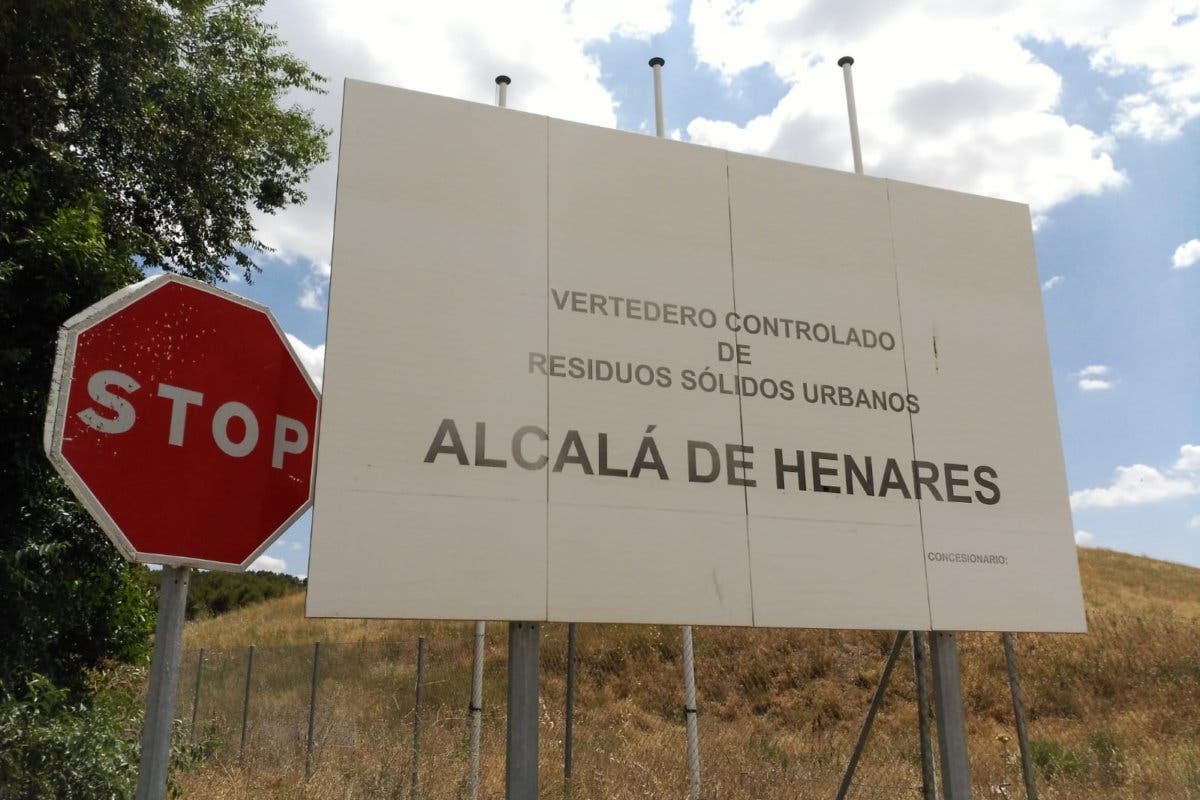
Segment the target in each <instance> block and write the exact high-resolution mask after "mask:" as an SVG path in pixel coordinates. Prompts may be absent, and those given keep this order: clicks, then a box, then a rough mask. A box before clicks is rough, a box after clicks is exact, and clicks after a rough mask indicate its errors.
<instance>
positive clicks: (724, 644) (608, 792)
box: [180, 550, 1200, 800]
mask: <svg viewBox="0 0 1200 800" xmlns="http://www.w3.org/2000/svg"><path fill="white" fill-rule="evenodd" d="M1080 566H1081V571H1082V575H1083V583H1084V591H1085V595H1086V599H1087V604H1088V608H1089V616H1090V625H1091V633H1089V634H1088V635H1086V636H1048V635H1038V636H1021V637H1018V640H1017V644H1018V656H1019V658H1020V665H1021V671H1022V681H1023V688H1024V690H1025V694H1026V699H1027V703H1028V707H1029V715H1030V726H1031V736H1032V737H1033V738H1034V739H1035V740H1036V742H1037V747H1038V751H1039V752H1038V755H1039V761H1040V763H1041V765H1042V782H1041V786H1042V796H1043V797H1044V798H1046V799H1047V800H1052V799H1053V798H1070V799H1072V800H1074V798H1079V799H1080V800H1082V798H1089V800H1090V798H1094V797H1097V796H1104V797H1112V798H1125V797H1128V798H1147V797H1150V798H1171V799H1172V800H1176V799H1179V800H1189V799H1190V800H1200V636H1197V631H1198V628H1200V570H1195V569H1191V568H1189V567H1184V566H1180V565H1177V564H1169V563H1165V562H1159V561H1152V560H1150V559H1145V558H1139V557H1135V556H1129V555H1125V554H1120V553H1114V552H1111V551H1105V550H1083V551H1081V552H1080ZM418 634H420V635H425V636H426V637H427V638H428V641H429V646H430V655H429V661H428V667H427V676H428V677H427V684H426V703H427V705H426V706H425V708H424V711H423V714H424V716H423V724H424V726H425V731H424V734H423V735H424V749H423V754H422V762H421V768H422V786H423V790H422V796H423V797H428V798H443V797H444V798H450V797H459V796H461V792H462V780H463V776H464V773H465V769H466V757H465V752H464V743H465V736H466V729H467V728H466V725H467V723H466V721H465V715H464V714H463V707H464V706H465V705H466V702H467V697H468V693H469V681H470V647H471V629H470V625H469V624H462V623H437V622H393V621H358V620H305V619H304V618H303V598H302V596H299V595H297V596H292V597H287V598H283V599H280V600H277V601H272V602H269V603H264V604H260V605H256V606H253V607H250V608H246V609H242V610H240V611H238V612H235V613H233V614H230V615H226V616H222V617H218V618H215V619H209V620H203V621H200V622H198V623H195V624H191V625H189V627H188V629H187V632H186V634H185V637H186V642H185V644H186V646H187V647H190V648H194V647H198V646H204V647H206V648H243V647H244V646H245V645H246V644H249V643H255V644H257V645H259V646H260V648H261V646H262V645H268V644H269V645H273V646H280V645H295V647H279V648H278V649H272V648H266V649H265V650H262V651H261V652H262V653H263V654H262V655H260V656H257V657H256V664H258V665H259V666H258V667H257V669H258V670H259V671H260V673H263V674H264V677H262V678H261V680H262V681H263V688H261V689H258V688H256V694H255V702H254V711H255V720H256V722H255V723H254V724H252V727H251V739H250V741H251V744H250V746H249V750H248V755H247V758H246V759H245V762H244V764H243V766H241V767H237V766H236V762H235V760H234V758H233V755H232V753H231V750H230V748H229V741H230V740H231V739H232V740H233V744H234V745H236V737H237V733H236V731H232V732H231V731H230V730H229V729H228V725H226V728H221V727H220V724H218V721H215V718H214V721H213V722H211V724H210V725H209V727H208V728H204V730H212V731H215V733H213V734H212V735H211V736H210V737H209V741H211V742H214V743H217V742H220V741H224V742H225V744H224V745H222V746H219V747H218V748H217V749H216V751H215V752H214V753H213V754H212V755H211V756H210V757H209V759H208V760H207V761H206V762H204V764H203V765H202V766H200V767H198V768H197V769H196V770H195V771H193V772H188V773H185V774H182V775H180V784H181V786H182V788H183V789H184V792H185V796H186V797H214V798H233V797H239V798H241V797H245V798H251V797H296V796H311V797H329V796H336V797H346V798H351V797H377V796H388V797H391V796H398V797H399V796H403V797H407V796H409V793H408V770H409V766H410V764H411V760H410V755H409V748H410V746H411V745H410V742H411V736H412V733H411V731H412V727H411V726H412V717H411V699H410V692H411V687H412V683H413V666H412V649H413V648H412V641H413V639H414V637H416V636H417V635H418ZM891 638H892V634H889V633H882V632H833V631H782V630H771V631H765V630H745V629H735V628H703V629H698V630H697V637H696V648H697V653H696V657H697V682H698V686H699V693H700V705H701V737H702V748H703V753H704V776H705V788H706V796H707V797H730V798H733V797H737V798H742V797H747V798H748V797H761V798H775V797H778V798H783V797H788V798H794V797H832V795H833V794H834V791H835V790H836V786H837V782H838V779H839V778H840V770H841V769H842V768H843V766H844V763H845V759H846V757H847V756H848V754H849V751H850V746H851V743H852V742H853V739H854V737H855V736H856V734H857V731H858V726H859V723H860V721H861V718H862V715H863V713H864V711H865V708H866V705H867V702H868V700H869V697H870V694H871V692H872V691H873V689H874V686H875V682H876V681H877V679H878V675H879V672H880V669H881V667H882V663H883V659H884V657H885V655H886V653H887V650H888V648H889V646H890V643H891ZM564 639H565V626H560V625H548V626H546V628H545V639H544V644H543V702H544V706H545V711H544V714H543V720H542V737H543V784H544V787H545V788H544V792H543V796H548V797H554V796H558V795H559V794H560V793H561V778H560V775H561V766H560V764H561V761H560V758H561V756H560V752H559V749H558V748H560V747H561V731H562V713H561V709H562V704H563V695H564V667H565V663H564V661H565V660H564V657H563V650H564ZM315 640H321V641H322V642H341V643H363V644H359V645H356V646H350V645H348V644H344V645H337V646H328V647H327V648H326V650H325V655H324V656H323V657H322V675H323V680H322V684H321V692H322V698H323V700H325V703H326V704H325V705H323V706H322V709H323V713H322V714H321V715H320V716H319V721H318V741H319V743H320V744H321V748H320V750H319V754H318V763H317V771H316V776H315V778H314V780H313V782H312V783H311V784H308V785H304V784H303V783H302V782H300V781H298V776H299V774H300V773H301V771H302V769H301V768H300V767H299V766H298V765H299V761H298V759H299V758H300V757H301V756H300V747H299V742H300V737H302V735H303V731H302V727H303V715H304V707H305V703H306V702H307V690H308V687H307V683H306V677H307V673H306V670H307V664H308V663H309V662H307V660H306V659H307V653H308V650H307V649H306V647H305V646H311V643H312V642H313V641H315ZM678 640H679V636H678V631H677V629H674V628H669V627H655V626H617V625H603V626H600V625H588V626H580V642H579V671H580V688H579V693H578V699H577V721H576V776H577V781H576V783H577V792H576V793H575V794H576V796H577V797H581V798H582V797H596V798H625V797H628V798H633V797H682V796H683V794H684V788H685V780H686V777H685V772H684V751H683V747H684V744H683V742H684V739H683V728H682V722H681V718H680V705H681V690H680V680H679V669H680V660H679V641H678ZM388 643H398V644H388ZM503 643H504V635H503V631H502V630H501V629H500V626H498V625H493V626H491V628H490V633H489V648H488V671H487V676H486V700H485V707H486V708H487V709H488V713H487V714H486V715H485V730H484V764H483V772H484V793H483V794H484V796H489V797H498V796H502V794H503V697H504V688H503V677H504V665H503V659H504V648H503ZM960 647H961V660H962V666H963V692H964V697H965V700H966V703H967V706H968V717H969V735H970V738H971V742H970V745H971V753H972V768H973V776H974V780H975V782H976V784H977V786H978V796H979V797H989V796H1006V795H1005V794H1004V792H1007V796H1011V797H1014V798H1015V797H1021V796H1023V790H1022V789H1021V788H1020V782H1021V779H1020V771H1019V765H1018V762H1017V760H1016V754H1015V743H1014V739H1015V737H1013V736H1012V726H1011V716H1012V709H1011V705H1010V700H1009V696H1008V693H1007V684H1006V682H1005V679H1004V662H1003V651H1002V649H1001V647H1000V642H999V637H998V636H996V635H992V634H967V635H964V636H963V637H962V639H961V643H960ZM272 653H273V654H274V655H272ZM218 655H219V654H218ZM229 656H230V663H231V664H233V663H234V661H235V660H236V659H235V656H236V654H235V653H232V652H231V653H230V654H229ZM905 656H906V658H907V657H908V653H907V651H906V653H905ZM272 659H274V661H273V660H272ZM213 663H214V664H215V663H216V662H215V661H214V662H213ZM273 665H274V666H273ZM212 669H216V668H212ZM205 680H206V681H208V682H209V683H208V684H206V687H207V689H206V690H207V691H210V692H213V693H214V695H213V696H214V697H216V696H221V697H226V698H231V699H228V700H227V703H229V704H232V705H230V706H229V708H228V709H227V711H226V712H218V710H217V709H216V706H218V705H219V703H218V702H217V701H216V700H212V701H209V700H207V697H208V696H207V695H206V702H207V703H209V706H211V707H212V708H213V712H212V713H214V714H218V713H225V718H226V720H227V719H228V718H236V717H237V714H239V713H240V707H237V706H236V704H237V703H239V702H240V688H239V681H240V680H241V678H240V672H239V670H238V669H236V668H235V667H234V666H230V668H229V669H226V670H224V671H223V672H221V671H219V670H218V671H216V672H213V673H212V674H211V676H210V673H209V672H206V674H205ZM184 681H185V686H186V685H187V677H186V676H185V679H184ZM222 682H223V683H222ZM188 699H189V700H190V697H189V698H188ZM915 716H916V715H915V692H914V687H913V681H912V674H911V669H908V668H902V669H898V670H897V672H896V677H895V678H894V680H893V684H892V688H891V690H890V692H889V696H888V700H887V702H886V703H885V705H884V707H883V709H882V711H881V713H880V716H879V718H878V720H877V722H876V728H875V732H874V735H873V738H872V740H871V743H870V745H869V747H868V751H867V754H866V756H865V757H864V759H863V763H862V766H861V767H860V771H859V776H860V779H861V784H860V785H858V786H856V788H855V791H854V792H853V793H852V795H851V796H852V797H856V798H874V797H879V798H885V797H886V798H896V797H900V798H903V797H911V798H917V797H919V794H918V792H917V791H916V790H915V788H914V787H916V786H918V785H919V783H920V777H919V775H920V769H919V760H918V758H917V741H916V735H915V729H916V723H915ZM202 717H203V715H202ZM202 727H203V726H202ZM1005 784H1008V785H1007V787H1004V785H1005ZM993 786H996V787H1003V788H996V789H993V788H992V787H993Z"/></svg>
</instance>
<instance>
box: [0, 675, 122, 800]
mask: <svg viewBox="0 0 1200 800" xmlns="http://www.w3.org/2000/svg"><path fill="white" fill-rule="evenodd" d="M139 717H140V715H139V714H138V713H137V707H136V700H135V699H134V698H133V696H132V695H128V694H125V693H123V692H120V691H113V690H104V691H99V692H97V693H96V694H95V695H94V696H93V697H90V698H88V699H86V700H79V699H75V698H74V697H73V694H72V692H70V691H69V690H67V689H64V688H60V687H56V686H55V685H54V684H52V683H50V681H49V680H47V679H46V678H44V677H41V676H36V677H34V678H32V679H30V680H29V681H27V682H26V685H25V687H24V691H23V692H22V693H21V697H20V698H18V697H16V696H13V695H11V694H9V695H5V696H4V697H3V698H0V800H49V798H55V799H56V800H76V798H78V800H99V798H123V797H130V796H132V794H133V790H134V787H135V785H136V783H137V743H136V741H135V738H136V736H137V734H136V731H137V730H138V727H139V723H140V719H139Z"/></svg>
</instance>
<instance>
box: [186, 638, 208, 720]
mask: <svg viewBox="0 0 1200 800" xmlns="http://www.w3.org/2000/svg"><path fill="white" fill-rule="evenodd" d="M203 673H204V648H203V647H201V648H200V655H199V656H198V657H197V658H196V686H195V688H194V689H192V727H190V728H189V729H188V738H189V739H191V740H192V741H193V742H194V741H196V714H197V713H198V712H199V711H200V676H201V675H202V674H203Z"/></svg>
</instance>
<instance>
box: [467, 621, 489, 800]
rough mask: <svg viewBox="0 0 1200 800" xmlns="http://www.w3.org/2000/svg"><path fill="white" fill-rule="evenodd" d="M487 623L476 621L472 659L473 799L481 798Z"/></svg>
mask: <svg viewBox="0 0 1200 800" xmlns="http://www.w3.org/2000/svg"><path fill="white" fill-rule="evenodd" d="M486 637H487V623H486V622H484V621H483V620H476V621H475V654H474V657H473V658H472V660H471V705H470V707H469V708H468V709H467V710H468V711H470V712H471V769H470V773H471V774H470V777H469V779H468V780H469V788H470V792H471V800H479V738H480V733H481V732H482V730H483V655H484V645H485V643H486V641H485V640H486Z"/></svg>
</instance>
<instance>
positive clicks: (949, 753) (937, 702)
mask: <svg viewBox="0 0 1200 800" xmlns="http://www.w3.org/2000/svg"><path fill="white" fill-rule="evenodd" d="M929 643H930V649H931V650H932V651H933V659H932V660H933V704H934V709H935V711H936V712H937V734H938V749H939V750H940V751H941V754H942V791H943V792H944V793H945V798H946V800H970V798H971V771H970V759H969V757H968V755H967V720H966V714H965V713H964V712H963V701H962V684H961V680H960V678H959V671H958V642H957V641H956V639H955V634H953V633H950V632H948V631H934V632H933V633H932V634H931V635H930V637H929Z"/></svg>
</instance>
